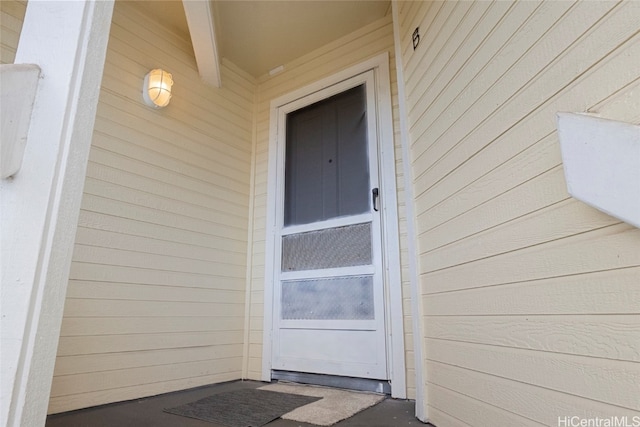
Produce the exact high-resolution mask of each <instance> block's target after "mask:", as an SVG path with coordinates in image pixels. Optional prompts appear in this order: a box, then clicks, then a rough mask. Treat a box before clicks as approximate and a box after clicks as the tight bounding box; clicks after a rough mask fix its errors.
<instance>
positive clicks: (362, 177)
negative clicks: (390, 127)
mask: <svg viewBox="0 0 640 427" xmlns="http://www.w3.org/2000/svg"><path fill="white" fill-rule="evenodd" d="M365 99H366V98H365V87H364V85H360V86H358V87H355V88H353V89H350V90H348V91H345V92H343V93H340V94H338V95H334V96H332V97H331V98H329V99H326V100H323V101H320V102H317V103H315V104H312V105H310V106H308V107H305V108H302V109H300V110H297V111H294V112H292V113H289V114H288V115H287V119H286V126H287V138H286V155H285V157H286V159H285V162H286V166H285V201H284V203H285V214H284V225H285V226H287V225H294V224H307V223H311V222H316V221H322V220H327V219H331V218H335V217H338V216H345V215H355V214H359V213H363V212H366V211H367V209H368V203H369V200H368V191H369V163H368V158H367V127H366V124H367V123H366V104H365Z"/></svg>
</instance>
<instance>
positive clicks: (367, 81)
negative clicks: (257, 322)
mask: <svg viewBox="0 0 640 427" xmlns="http://www.w3.org/2000/svg"><path fill="white" fill-rule="evenodd" d="M375 105H376V104H375V92H374V76H373V72H367V73H364V74H361V75H359V76H356V77H354V78H351V79H349V80H346V81H343V82H342V83H339V84H337V85H334V86H332V87H330V88H327V89H325V90H322V91H320V92H317V93H314V94H312V95H309V96H306V97H304V98H301V99H298V100H297V101H294V102H292V103H290V104H287V105H285V106H283V107H281V108H280V111H279V116H278V122H279V125H278V126H279V128H278V143H279V159H278V164H279V167H278V171H279V172H278V180H277V181H278V194H279V200H278V202H277V209H278V212H277V225H276V228H277V230H276V233H275V234H276V244H275V251H276V256H275V257H274V260H275V266H274V272H275V274H274V301H273V303H274V307H273V317H274V318H273V327H274V328H273V347H272V352H273V354H272V369H274V370H283V371H293V372H305V373H317V374H330V375H340V376H349V377H360V378H373V379H382V380H384V379H388V377H389V376H388V372H387V363H386V345H385V336H386V333H385V329H384V327H385V320H384V319H385V316H384V307H385V303H384V287H383V279H382V265H383V263H382V252H381V232H380V230H381V227H380V215H379V211H378V209H379V206H378V205H379V203H380V200H378V198H377V195H378V187H379V184H378V159H377V132H376V117H375V114H376V108H375Z"/></svg>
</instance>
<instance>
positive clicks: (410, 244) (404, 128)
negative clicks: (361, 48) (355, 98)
mask: <svg viewBox="0 0 640 427" xmlns="http://www.w3.org/2000/svg"><path fill="white" fill-rule="evenodd" d="M391 7H392V14H393V39H394V47H395V59H396V77H397V81H398V109H399V113H398V115H399V116H400V117H399V119H400V143H401V145H402V166H403V175H404V194H405V212H406V215H407V249H408V252H409V284H410V287H411V320H412V326H413V354H414V361H415V363H414V366H415V368H414V369H415V375H416V378H415V383H416V413H415V415H416V418H418V419H419V420H420V421H423V422H427V420H428V418H429V414H428V410H427V408H428V400H427V394H426V389H425V379H426V372H425V370H424V365H423V363H424V362H423V361H424V359H423V354H424V350H423V345H424V344H423V340H422V337H423V333H422V315H423V310H422V304H421V298H420V292H419V289H418V286H419V283H420V282H419V281H418V257H417V250H416V240H415V239H416V231H415V230H416V227H415V223H414V218H415V214H414V205H413V200H414V199H413V171H412V170H411V161H410V155H411V151H410V149H409V143H410V139H409V127H408V124H407V117H408V116H407V104H406V94H405V85H404V66H403V64H402V46H401V45H400V40H401V37H400V21H399V11H398V3H397V0H392V2H391Z"/></svg>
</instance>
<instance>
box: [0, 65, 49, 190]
mask: <svg viewBox="0 0 640 427" xmlns="http://www.w3.org/2000/svg"><path fill="white" fill-rule="evenodd" d="M39 78H40V67H38V66H37V65H34V64H0V90H1V93H0V105H5V106H7V105H10V106H11V108H2V109H0V116H1V118H2V123H1V127H0V131H1V132H2V133H1V135H0V146H1V148H2V151H1V153H0V160H1V161H2V163H1V164H0V178H1V179H5V178H8V177H10V176H12V175H15V174H16V173H17V172H18V171H19V170H20V167H21V166H22V157H23V155H24V148H25V147H26V145H27V134H28V133H29V123H30V122H31V111H32V110H33V101H34V100H35V98H36V90H37V88H38V79H39Z"/></svg>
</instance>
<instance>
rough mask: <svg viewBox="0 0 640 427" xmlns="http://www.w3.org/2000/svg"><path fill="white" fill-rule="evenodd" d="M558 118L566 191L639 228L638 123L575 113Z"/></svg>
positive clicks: (639, 154) (639, 174)
mask: <svg viewBox="0 0 640 427" xmlns="http://www.w3.org/2000/svg"><path fill="white" fill-rule="evenodd" d="M557 120H558V137H559V139H560V148H561V150H562V163H563V165H564V173H565V178H566V181H567V190H568V191H569V194H571V196H573V197H575V198H576V199H578V200H580V201H582V202H584V203H586V204H588V205H590V206H592V207H594V208H596V209H599V210H601V211H603V212H605V213H607V214H609V215H611V216H613V217H616V218H618V219H620V220H622V221H624V222H627V223H629V224H631V225H634V226H636V227H640V126H638V125H633V124H630V123H622V122H617V121H613V120H605V119H601V118H599V117H594V116H592V115H588V114H575V113H558V115H557Z"/></svg>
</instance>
